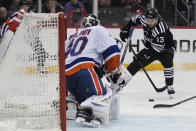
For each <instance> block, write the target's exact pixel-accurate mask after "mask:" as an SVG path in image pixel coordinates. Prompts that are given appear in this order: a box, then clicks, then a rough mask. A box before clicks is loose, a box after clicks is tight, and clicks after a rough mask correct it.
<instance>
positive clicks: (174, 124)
mask: <svg viewBox="0 0 196 131" xmlns="http://www.w3.org/2000/svg"><path fill="white" fill-rule="evenodd" d="M148 73H149V75H150V77H151V78H152V80H153V81H154V83H155V85H156V86H157V87H158V88H159V87H163V86H164V76H163V71H148ZM174 74H175V79H174V86H175V91H176V94H175V96H174V99H169V96H168V95H167V92H166V91H165V92H162V93H157V92H155V90H154V89H153V87H152V85H151V84H150V82H149V81H148V79H147V77H146V76H145V74H144V73H143V72H142V71H140V72H138V73H137V74H136V75H135V77H133V79H132V80H131V81H130V83H129V84H128V85H127V86H126V87H125V88H124V89H123V91H122V92H121V93H120V94H119V95H120V99H121V100H120V101H121V104H120V105H121V111H120V118H119V120H115V121H111V122H110V124H109V125H108V126H107V127H102V128H89V127H84V126H83V127H82V126H81V125H79V124H77V123H75V122H74V121H67V131H196V99H193V100H191V101H188V102H186V103H183V104H181V105H178V106H176V107H172V108H167V109H166V108H165V109H153V108H152V107H153V105H154V104H158V103H165V104H173V103H176V102H179V101H181V100H184V99H186V98H189V97H191V96H195V95H196V82H195V79H196V71H194V70H191V71H180V70H174ZM149 98H153V99H154V100H155V101H154V102H149V101H148V100H149Z"/></svg>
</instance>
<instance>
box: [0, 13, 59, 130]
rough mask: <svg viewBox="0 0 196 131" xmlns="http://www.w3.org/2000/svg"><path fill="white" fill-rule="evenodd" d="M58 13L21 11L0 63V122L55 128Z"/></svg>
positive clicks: (57, 91)
mask: <svg viewBox="0 0 196 131" xmlns="http://www.w3.org/2000/svg"><path fill="white" fill-rule="evenodd" d="M58 60H59V59H58V14H25V16H24V17H23V20H22V22H21V24H20V26H19V28H18V29H17V31H16V33H15V35H14V36H13V38H12V40H11V43H10V45H9V48H8V50H7V53H6V55H5V57H4V59H3V62H2V63H1V65H0V83H1V85H0V100H1V103H0V121H9V120H11V121H16V122H17V127H23V128H56V127H57V128H58V127H60V119H59V114H60V113H59V109H58V102H59V65H58Z"/></svg>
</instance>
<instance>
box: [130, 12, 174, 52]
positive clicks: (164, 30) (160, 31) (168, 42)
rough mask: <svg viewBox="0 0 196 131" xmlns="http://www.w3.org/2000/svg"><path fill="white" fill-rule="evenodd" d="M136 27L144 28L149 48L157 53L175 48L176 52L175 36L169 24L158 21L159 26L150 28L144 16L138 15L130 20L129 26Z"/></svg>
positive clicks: (146, 44)
mask: <svg viewBox="0 0 196 131" xmlns="http://www.w3.org/2000/svg"><path fill="white" fill-rule="evenodd" d="M136 25H141V26H142V27H143V32H144V40H145V43H144V44H145V46H146V47H147V48H153V49H154V50H155V51H157V52H162V51H164V50H165V49H166V48H173V49H174V50H175V48H176V47H175V44H174V41H173V35H172V33H171V32H170V30H169V28H168V26H167V24H166V23H165V22H163V21H162V20H160V19H158V22H157V24H156V25H155V26H154V27H153V28H150V27H149V26H148V25H147V23H146V21H145V16H144V14H138V15H135V16H133V17H132V18H131V19H130V21H129V22H128V25H127V26H128V27H131V26H136Z"/></svg>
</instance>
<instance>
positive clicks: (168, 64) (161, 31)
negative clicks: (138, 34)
mask: <svg viewBox="0 0 196 131" xmlns="http://www.w3.org/2000/svg"><path fill="white" fill-rule="evenodd" d="M137 25H141V26H142V27H143V32H144V41H145V42H144V46H145V48H144V49H142V50H141V51H140V52H139V53H138V54H137V55H136V57H133V61H132V62H131V63H130V64H129V66H128V68H127V69H128V71H129V72H130V73H131V75H132V76H133V75H135V74H136V73H137V72H138V71H139V70H140V68H141V66H140V65H142V66H143V67H145V66H147V65H149V64H150V63H152V62H153V61H155V60H158V61H160V63H161V64H162V65H163V67H164V76H165V83H166V86H167V91H168V94H169V95H170V94H174V93H175V91H174V88H173V79H174V70H173V58H174V53H175V49H176V46H175V43H174V41H173V35H172V33H171V32H170V30H169V28H168V26H167V24H166V23H165V22H164V21H163V20H162V19H161V18H160V16H159V14H158V11H157V10H156V9H154V8H149V9H147V11H145V12H144V13H142V14H137V15H135V16H133V17H132V18H131V19H130V20H129V22H128V23H127V25H126V26H124V27H123V28H122V29H121V31H120V38H121V40H122V41H123V42H125V41H126V39H127V38H128V34H129V30H130V28H131V27H133V26H137Z"/></svg>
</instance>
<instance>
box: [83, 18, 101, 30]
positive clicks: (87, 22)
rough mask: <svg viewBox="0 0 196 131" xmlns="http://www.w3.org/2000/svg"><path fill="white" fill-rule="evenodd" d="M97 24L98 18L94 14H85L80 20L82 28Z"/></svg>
mask: <svg viewBox="0 0 196 131" xmlns="http://www.w3.org/2000/svg"><path fill="white" fill-rule="evenodd" d="M97 24H98V19H97V17H96V16H95V15H87V16H85V17H84V18H83V19H82V21H81V27H82V28H86V27H90V26H96V25H97Z"/></svg>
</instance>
